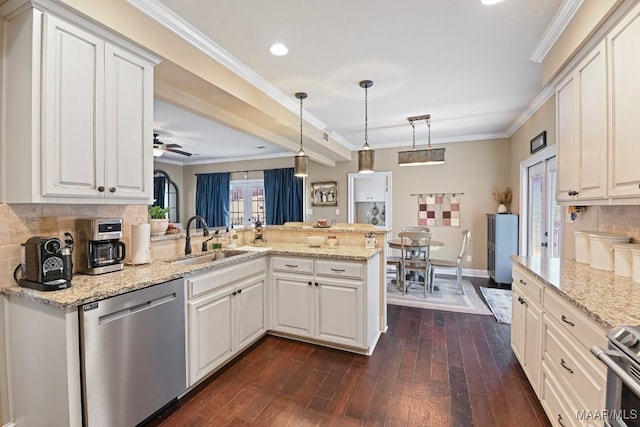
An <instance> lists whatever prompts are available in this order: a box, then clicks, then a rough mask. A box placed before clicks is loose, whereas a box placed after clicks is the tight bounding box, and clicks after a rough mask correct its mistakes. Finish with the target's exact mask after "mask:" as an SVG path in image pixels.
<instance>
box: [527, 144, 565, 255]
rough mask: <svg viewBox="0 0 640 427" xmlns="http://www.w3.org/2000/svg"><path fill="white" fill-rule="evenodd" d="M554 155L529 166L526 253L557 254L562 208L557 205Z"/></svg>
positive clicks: (558, 251)
mask: <svg viewBox="0 0 640 427" xmlns="http://www.w3.org/2000/svg"><path fill="white" fill-rule="evenodd" d="M557 176H558V175H557V169H556V158H555V156H554V157H551V158H549V159H546V160H543V161H540V162H538V163H536V164H534V165H532V166H529V168H528V185H527V219H528V221H527V222H528V223H527V242H528V247H527V254H528V255H529V256H539V257H547V258H549V257H559V256H560V240H561V239H560V237H561V229H560V227H561V223H562V209H561V207H560V206H559V205H558V204H557V202H556V198H555V194H556V186H557Z"/></svg>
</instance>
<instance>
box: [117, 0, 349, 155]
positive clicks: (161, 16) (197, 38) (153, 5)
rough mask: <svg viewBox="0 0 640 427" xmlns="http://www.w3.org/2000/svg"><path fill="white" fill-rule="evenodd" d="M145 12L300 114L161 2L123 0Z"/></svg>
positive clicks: (306, 116) (294, 105)
mask: <svg viewBox="0 0 640 427" xmlns="http://www.w3.org/2000/svg"><path fill="white" fill-rule="evenodd" d="M127 1H128V2H129V3H130V4H131V5H132V6H134V7H136V8H137V9H138V10H140V11H141V12H142V13H144V14H145V15H147V16H149V17H150V18H151V19H153V20H154V21H156V22H157V23H159V24H160V25H162V26H164V27H165V28H167V29H168V30H170V31H171V32H173V33H174V34H176V35H177V36H179V37H181V38H182V39H183V40H185V41H186V42H188V43H189V44H191V45H192V46H194V47H195V48H196V49H198V50H200V51H201V52H203V53H204V54H205V55H207V56H209V57H210V58H212V59H213V60H215V61H217V62H219V63H220V64H222V65H223V66H225V67H227V68H228V69H229V70H231V71H232V72H233V73H235V74H236V75H238V76H239V77H241V78H242V79H244V80H245V81H247V82H248V83H250V84H251V85H253V86H254V87H256V88H257V89H258V90H260V91H262V92H263V93H265V94H266V95H267V96H269V97H270V98H272V99H273V100H275V101H276V102H278V103H279V104H280V105H282V106H283V107H285V108H286V109H287V110H289V111H291V112H292V113H294V114H295V115H298V114H300V113H299V111H300V110H299V109H300V104H299V103H298V102H297V101H296V100H294V99H293V98H292V97H290V96H288V95H286V94H284V93H283V92H282V91H280V89H278V88H277V87H275V86H274V85H272V84H271V83H269V82H268V81H267V80H265V79H264V78H262V77H261V76H260V75H259V74H258V73H256V72H255V71H253V70H252V69H251V68H249V67H248V66H247V65H246V64H244V63H242V62H241V61H239V60H238V59H237V58H235V57H234V56H233V55H231V53H229V52H228V51H227V50H226V49H224V48H223V47H222V46H220V45H219V44H217V43H216V42H214V41H213V40H211V39H210V38H209V37H207V36H206V35H205V34H203V33H202V32H201V31H199V30H198V29H196V28H195V27H194V26H193V25H191V24H190V23H189V22H187V21H186V20H185V19H183V18H182V17H181V16H180V15H178V14H177V13H175V12H174V11H172V10H171V9H169V8H168V7H167V6H165V5H164V4H162V3H161V2H160V1H159V0H127ZM304 119H305V121H306V122H309V123H310V124H311V125H312V126H314V127H316V128H317V129H320V130H324V129H325V128H326V127H327V125H326V124H325V123H324V122H322V121H321V120H320V119H318V118H317V117H316V116H314V115H313V114H311V113H310V112H308V111H307V110H305V114H304ZM332 134H333V137H334V139H335V140H336V142H338V143H339V144H341V145H344V146H345V147H346V148H350V144H348V143H346V145H345V142H346V140H345V139H344V138H343V137H338V136H339V135H336V134H335V132H333V133H332Z"/></svg>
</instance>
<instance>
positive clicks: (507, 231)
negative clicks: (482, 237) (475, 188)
mask: <svg viewBox="0 0 640 427" xmlns="http://www.w3.org/2000/svg"><path fill="white" fill-rule="evenodd" d="M517 254H518V215H514V214H487V270H488V271H489V276H490V277H491V278H492V279H493V280H494V281H495V282H496V283H508V284H511V266H512V261H511V259H510V258H509V257H510V256H511V255H517Z"/></svg>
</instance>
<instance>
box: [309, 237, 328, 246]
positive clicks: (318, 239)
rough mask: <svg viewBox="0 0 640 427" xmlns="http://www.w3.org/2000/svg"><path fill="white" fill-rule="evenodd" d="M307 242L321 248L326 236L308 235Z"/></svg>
mask: <svg viewBox="0 0 640 427" xmlns="http://www.w3.org/2000/svg"><path fill="white" fill-rule="evenodd" d="M307 243H309V246H311V247H312V248H319V247H320V246H322V244H323V243H324V236H307Z"/></svg>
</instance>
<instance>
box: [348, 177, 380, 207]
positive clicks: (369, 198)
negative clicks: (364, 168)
mask: <svg viewBox="0 0 640 427" xmlns="http://www.w3.org/2000/svg"><path fill="white" fill-rule="evenodd" d="M354 187H355V201H356V202H383V201H385V200H386V193H387V183H386V178H385V176H384V175H373V174H363V175H362V176H358V177H357V179H355V180H354Z"/></svg>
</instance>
